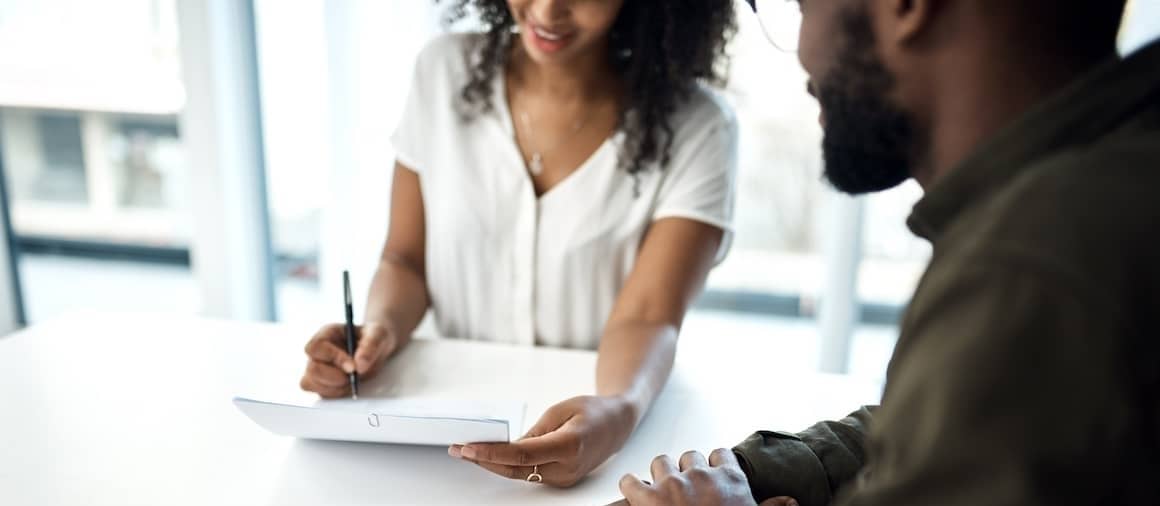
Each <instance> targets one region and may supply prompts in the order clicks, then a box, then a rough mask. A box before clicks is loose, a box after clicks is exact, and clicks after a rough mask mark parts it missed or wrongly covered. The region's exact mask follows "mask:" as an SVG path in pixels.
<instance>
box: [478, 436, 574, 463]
mask: <svg viewBox="0 0 1160 506" xmlns="http://www.w3.org/2000/svg"><path fill="white" fill-rule="evenodd" d="M571 439H573V437H572V436H571V435H569V434H566V433H562V432H558V431H557V432H552V433H550V434H548V435H545V436H540V437H532V438H527V439H521V440H519V441H515V442H512V443H473V444H469V445H466V446H464V447H463V448H462V449H461V450H460V451H461V454H462V455H463V458H465V459H467V460H473V461H477V462H490V463H493V464H503V465H507V466H521V467H531V466H536V465H543V464H547V463H550V462H556V461H557V460H559V459H561V458H564V457H568V456H571V455H575V454H576V450H577V449H576V448H573V447H574V446H575V444H574V443H573V442H571V441H570V440H571Z"/></svg>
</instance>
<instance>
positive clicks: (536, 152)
mask: <svg viewBox="0 0 1160 506" xmlns="http://www.w3.org/2000/svg"><path fill="white" fill-rule="evenodd" d="M520 122H521V123H523V124H524V135H525V136H526V137H529V139H528V140H532V141H534V140H535V134H534V133H533V132H534V129H533V128H532V119H531V116H529V115H528V111H520ZM587 123H588V115H585V116H584V117H583V118H581V119H579V120H577V121H576V123H575V124H573V125H572V131H571V132H569V133H568V134H567V135H565V136H564V138H563V139H560V140H559V141H558V142H556V144H555V145H553V146H551V147H550V148H548V149H535V148H532V147H531V146H529V147H528V149H531V150H532V159H531V160H526V161H525V163H527V166H528V171H530V172H531V173H532V175H534V176H538V175H540V174H541V173H543V172H544V155H545V154H551V153H552V151H555V150H556V149H557V148H560V147H561V146H563V145H564V143H566V142H568V141H569V140H571V139H572V137H574V136H575V135H576V134H578V133H580V129H582V128H584V125H585V124H587ZM529 144H533V143H529Z"/></svg>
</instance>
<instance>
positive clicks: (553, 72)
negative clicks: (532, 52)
mask: <svg viewBox="0 0 1160 506" xmlns="http://www.w3.org/2000/svg"><path fill="white" fill-rule="evenodd" d="M603 49H606V48H603ZM603 49H602V48H595V49H594V50H592V51H588V52H587V53H586V54H584V55H582V56H580V57H579V58H576V59H575V60H573V61H571V62H568V63H567V64H564V65H555V64H544V63H538V62H536V61H535V60H533V59H532V58H530V57H529V56H528V54H527V52H526V51H524V47H523V45H522V44H520V43H519V42H518V41H517V43H516V44H515V47H514V48H513V51H512V52H513V54H512V59H511V62H512V65H511V66H510V72H511V75H512V76H513V77H514V78H515V80H516V81H517V82H518V83H519V85H520V88H523V89H524V90H525V91H527V92H531V93H533V94H536V95H541V96H545V97H549V98H551V99H553V100H563V101H577V100H579V101H589V100H593V99H599V98H602V97H607V96H608V95H610V94H615V92H614V90H617V89H619V87H618V85H617V81H618V77H617V75H616V73H615V71H614V70H613V69H612V66H611V65H610V64H609V62H608V57H607V51H606V50H603Z"/></svg>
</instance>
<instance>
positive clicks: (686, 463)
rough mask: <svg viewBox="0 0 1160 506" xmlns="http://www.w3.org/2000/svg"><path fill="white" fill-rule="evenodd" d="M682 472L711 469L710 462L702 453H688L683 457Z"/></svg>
mask: <svg viewBox="0 0 1160 506" xmlns="http://www.w3.org/2000/svg"><path fill="white" fill-rule="evenodd" d="M680 462H681V471H688V470H690V469H693V468H696V467H702V468H704V467H709V462H708V461H706V460H705V456H704V455H701V452H694V451H688V452H685V453H684V454H683V455H681V461H680Z"/></svg>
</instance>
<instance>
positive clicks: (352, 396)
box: [350, 394, 358, 401]
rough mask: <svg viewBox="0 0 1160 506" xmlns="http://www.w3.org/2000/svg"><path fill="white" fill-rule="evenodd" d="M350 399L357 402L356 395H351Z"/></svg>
mask: <svg viewBox="0 0 1160 506" xmlns="http://www.w3.org/2000/svg"><path fill="white" fill-rule="evenodd" d="M350 398H351V399H352V400H356V401H357V400H358V394H351V396H350Z"/></svg>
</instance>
